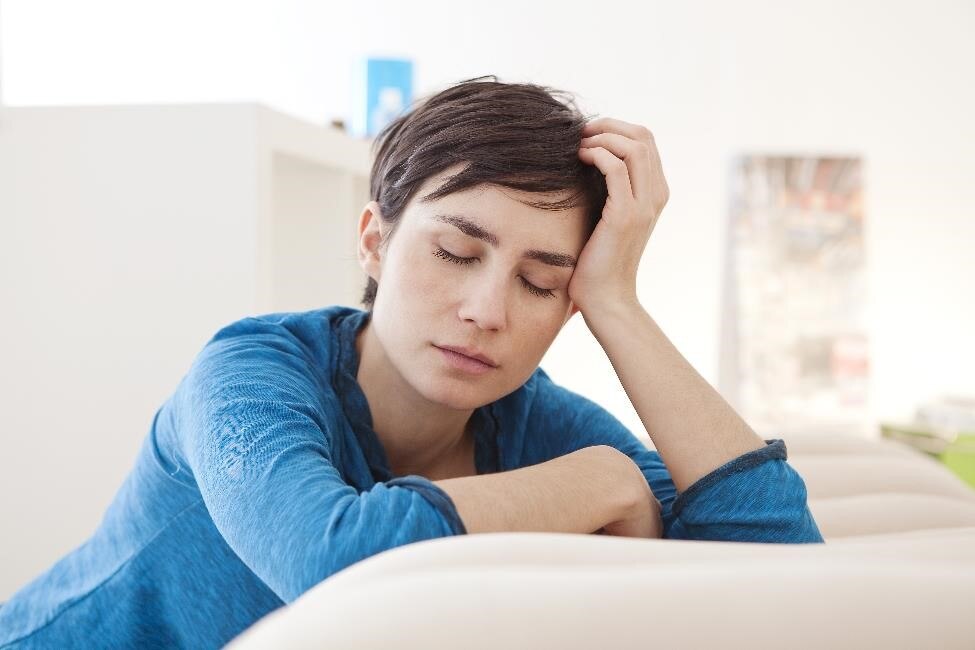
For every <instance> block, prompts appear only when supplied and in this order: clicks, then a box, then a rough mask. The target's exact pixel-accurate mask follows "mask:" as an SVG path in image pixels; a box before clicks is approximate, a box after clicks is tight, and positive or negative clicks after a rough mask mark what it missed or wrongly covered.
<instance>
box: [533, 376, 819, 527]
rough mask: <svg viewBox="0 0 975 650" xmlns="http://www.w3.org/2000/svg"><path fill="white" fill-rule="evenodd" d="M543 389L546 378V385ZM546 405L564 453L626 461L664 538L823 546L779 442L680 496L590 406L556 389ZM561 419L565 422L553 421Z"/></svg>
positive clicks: (645, 453) (651, 455) (664, 474)
mask: <svg viewBox="0 0 975 650" xmlns="http://www.w3.org/2000/svg"><path fill="white" fill-rule="evenodd" d="M545 382H546V383H548V382H549V380H548V379H547V377H546V379H545ZM548 386H549V387H550V388H554V390H546V391H545V392H544V395H543V396H540V397H542V399H544V400H546V401H548V402H549V406H548V408H546V409H545V412H547V413H549V414H552V416H553V418H554V421H555V423H556V426H557V427H558V428H561V427H562V426H564V427H565V428H564V429H562V431H554V432H553V433H552V436H554V437H555V439H556V440H558V441H559V442H558V443H556V449H554V450H553V449H552V448H551V444H552V443H549V444H550V448H549V450H548V455H552V452H553V451H555V454H556V455H563V454H567V453H570V452H572V451H575V450H577V449H582V448H584V447H590V446H594V445H609V446H612V447H614V448H616V449H618V450H619V451H621V452H623V453H625V454H626V455H627V456H629V457H630V458H631V459H632V460H633V462H634V463H636V465H637V466H638V467H639V468H640V470H641V471H642V472H643V475H644V477H645V478H646V480H647V484H648V485H649V486H650V489H651V491H652V492H653V494H654V496H655V497H656V498H657V500H658V501H659V502H660V506H661V516H662V519H663V524H664V537H665V538H670V539H694V540H720V541H739V542H783V543H800V542H822V541H823V537H822V535H821V534H820V532H819V528H818V526H817V525H816V522H815V520H814V519H813V517H812V513H811V512H810V511H809V506H808V503H807V498H806V484H805V482H804V481H803V480H802V477H801V476H799V474H798V472H796V471H795V469H793V468H792V466H790V465H789V464H788V463H787V462H786V458H787V453H786V447H785V443H784V442H783V441H782V440H766V441H765V442H766V446H765V447H763V448H761V449H756V450H754V451H749V452H747V453H745V454H742V455H741V456H739V457H737V458H735V459H732V460H731V461H729V462H728V463H725V464H724V465H722V466H721V467H718V468H716V469H714V470H713V471H712V472H710V473H709V474H707V475H705V476H703V477H701V478H700V479H698V480H697V481H696V482H695V483H694V484H693V485H691V486H690V487H689V488H687V490H686V491H684V492H683V493H681V494H678V492H677V488H676V487H675V485H674V482H673V480H672V478H671V476H670V472H669V471H668V470H667V467H666V465H664V462H663V460H662V459H661V457H660V454H659V453H657V452H656V451H654V450H651V449H649V448H648V447H647V446H646V445H645V444H644V443H643V442H642V441H641V440H640V439H639V438H637V437H636V436H635V435H634V434H633V433H632V432H631V431H630V430H629V429H627V428H626V427H625V426H624V425H623V424H622V423H621V422H620V421H619V420H618V419H617V418H616V417H615V416H613V415H612V414H611V413H610V412H609V411H607V410H606V409H604V408H603V407H602V406H600V405H599V404H596V403H595V402H593V401H592V400H590V399H588V398H586V397H584V396H582V395H578V394H576V393H573V392H572V391H569V390H567V389H564V388H562V387H560V386H557V385H555V384H551V383H548ZM556 413H563V414H565V415H564V416H559V415H555V414H556Z"/></svg>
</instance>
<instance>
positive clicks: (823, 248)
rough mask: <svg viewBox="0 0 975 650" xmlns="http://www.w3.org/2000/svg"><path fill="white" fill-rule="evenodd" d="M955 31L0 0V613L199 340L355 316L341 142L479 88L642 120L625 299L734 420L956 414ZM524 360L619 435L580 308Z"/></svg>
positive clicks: (961, 105) (923, 26)
mask: <svg viewBox="0 0 975 650" xmlns="http://www.w3.org/2000/svg"><path fill="white" fill-rule="evenodd" d="M973 33H975V4H973V3H971V2H968V1H948V0H929V1H927V2H920V1H902V2H890V1H885V2H881V1H879V0H865V1H861V2H850V1H849V0H845V1H843V2H840V1H836V0H814V1H813V0H802V1H798V0H797V1H789V2H757V1H754V0H743V1H740V2H735V3H723V2H719V1H717V0H708V1H705V0H696V1H690V2H682V3H673V2H656V1H653V2H640V3H636V2H632V3H627V2H614V1H607V2H601V3H573V2H559V3H554V2H552V3H542V2H538V3H529V2H510V1H508V0H498V1H497V2H494V3H491V4H490V5H485V4H483V3H480V4H479V5H477V6H474V5H473V4H471V5H469V6H468V5H465V4H464V3H457V2H433V1H414V2H408V3H406V2H391V1H386V0H379V1H376V2H371V3H363V4H358V5H357V4H355V3H341V4H337V5H336V4H331V3H324V2H298V1H294V0H290V1H289V0H277V1H275V2H270V1H268V2H240V1H237V2H222V1H213V0H206V1H204V0H194V1H193V2H189V1H185V0H169V1H168V2H165V3H163V2H131V1H129V2H121V1H100V0H93V1H89V2H85V3H74V2H66V1H51V0H32V1H28V0H0V310H2V318H0V333H2V336H0V360H2V361H0V518H2V519H0V521H2V529H3V534H2V535H0V601H2V600H3V599H5V598H6V597H8V596H9V595H10V594H11V593H13V591H15V590H16V589H17V588H19V587H20V586H22V585H23V584H24V583H26V582H27V581H28V580H29V579H31V578H32V577H33V576H35V575H36V574H38V573H39V572H41V571H42V570H43V569H45V568H46V567H48V566H49V565H50V564H52V563H53V562H54V561H55V560H56V559H57V558H58V557H60V556H61V555H62V554H64V553H66V552H67V551H69V550H70V549H71V548H74V547H75V546H77V545H78V544H80V543H81V542H82V541H83V540H84V539H85V538H86V537H87V536H88V535H89V534H90V533H91V532H92V531H93V530H94V528H95V527H96V526H97V524H98V521H99V519H100V517H101V514H102V512H103V511H104V509H105V508H106V507H107V505H108V503H109V501H110V500H111V498H112V495H113V494H114V492H115V490H116V489H117V488H118V487H119V485H120V484H121V482H122V480H123V478H124V476H125V474H126V473H127V472H128V470H129V467H130V466H131V464H132V462H133V461H134V459H135V454H136V452H137V450H138V448H139V446H140V444H141V443H142V440H143V439H144V437H145V435H146V433H147V431H148V429H149V427H150V425H151V423H152V418H153V415H154V413H155V412H156V410H157V409H158V408H159V406H160V405H161V404H162V402H163V401H165V399H166V398H167V397H168V396H169V395H170V394H171V392H172V391H173V390H174V389H175V387H176V385H177V383H178V382H179V380H180V378H181V377H182V376H183V374H184V373H185V372H186V371H187V370H188V368H189V365H190V364H191V362H192V360H193V358H194V356H195V355H196V354H197V352H198V351H199V350H200V348H201V347H202V346H203V345H204V344H205V343H206V341H207V340H208V339H209V338H210V337H211V336H212V335H213V333H214V332H215V331H216V330H217V329H219V328H220V327H222V326H223V325H225V324H227V323H230V322H232V321H234V320H237V319H239V318H241V317H243V316H246V315H254V314H259V313H267V312H271V311H285V310H298V309H312V308H317V307H322V306H325V305H328V304H335V303H342V304H348V305H352V306H357V307H360V306H361V305H359V304H358V298H359V296H360V294H361V290H362V287H363V286H364V284H365V283H364V276H363V275H362V274H361V271H360V270H359V268H358V265H357V263H356V262H355V257H354V235H355V230H354V229H355V221H356V219H357V217H358V215H359V212H360V210H361V208H362V206H363V205H364V204H365V202H366V201H368V200H369V197H368V184H367V180H368V167H369V160H370V158H369V137H370V136H369V134H370V132H371V129H372V128H374V127H375V126H376V125H378V124H381V122H382V118H383V116H386V117H387V118H388V117H389V116H390V115H395V114H396V112H397V111H398V110H401V109H402V108H403V107H404V106H407V105H408V104H409V101H410V100H411V99H416V98H420V97H422V96H424V95H427V94H430V93H433V92H436V91H438V90H440V89H442V88H444V87H446V86H448V85H451V84H453V83H456V82H458V81H460V80H462V79H465V78H469V77H474V76H478V75H485V74H495V75H498V77H499V78H500V80H501V81H530V82H535V83H539V84H544V85H549V86H553V87H556V88H560V89H564V90H568V91H571V92H573V93H574V94H575V95H576V97H577V99H578V104H579V106H580V107H581V108H582V109H583V110H584V111H585V112H587V113H590V114H593V115H606V116H612V117H617V118H620V119H623V120H626V121H629V122H635V123H639V124H643V125H645V126H647V127H648V128H650V129H651V131H653V133H654V135H655V139H656V142H657V146H658V148H659V151H660V155H661V159H662V162H663V166H664V172H665V175H666V177H667V179H668V183H669V186H670V191H671V198H670V201H669V203H668V205H667V207H666V208H665V210H664V212H663V214H662V216H661V219H660V222H659V223H658V225H657V227H656V229H655V231H654V234H653V237H652V238H651V241H650V243H649V246H648V248H647V252H646V254H645V257H644V259H643V263H642V265H641V267H640V278H639V281H640V285H639V292H640V298H641V301H642V302H643V304H644V306H645V307H646V308H647V310H648V311H649V312H650V314H651V315H652V316H653V317H654V319H655V320H656V321H657V322H658V323H659V324H660V326H661V327H662V328H663V330H664V331H665V332H666V333H667V335H668V336H669V338H670V339H671V340H672V341H673V342H674V344H675V345H676V346H677V347H678V348H679V349H680V351H681V352H682V353H683V354H684V356H685V357H686V358H687V359H688V360H689V361H690V362H691V363H692V364H693V365H694V366H695V368H697V370H698V371H699V372H700V373H701V374H702V375H703V376H704V377H705V378H706V379H707V380H708V381H709V382H711V383H712V385H714V386H715V387H716V388H718V390H719V391H720V392H721V394H722V395H723V396H724V397H725V398H726V399H728V401H729V402H730V403H731V404H732V405H733V406H735V408H736V409H738V411H739V413H741V414H742V415H743V417H745V419H746V420H747V421H749V423H750V424H752V426H753V427H755V428H756V430H758V432H759V433H760V434H762V435H763V436H764V437H766V438H772V437H783V436H785V437H787V436H788V435H791V434H793V433H800V432H801V433H812V434H815V433H816V432H817V431H823V432H826V431H831V432H833V431H847V432H849V433H851V434H855V435H859V436H863V437H875V436H880V435H881V434H882V432H883V431H884V427H886V428H887V430H888V432H889V431H893V430H895V429H899V430H901V431H907V430H914V431H915V432H918V431H928V432H931V431H933V432H935V434H937V435H940V436H941V438H942V439H945V437H946V436H951V435H953V436H955V437H956V438H957V436H958V435H960V434H963V433H964V432H965V431H970V430H975V425H972V421H973V416H972V410H973V394H975V379H973V377H975V339H973V337H972V336H971V331H972V329H973V325H975V300H973V298H972V295H973V289H972V287H975V257H973V251H972V248H973V245H975V208H973V206H975V183H973V182H972V177H973V174H975V126H973V121H972V119H971V116H972V115H975V84H973V83H972V80H973V79H975V69H973V68H975V66H973V62H975V39H973V38H972V35H973ZM372 132H374V131H372ZM542 366H543V367H544V368H545V369H546V370H547V371H548V372H549V374H550V375H551V376H552V377H553V379H554V380H555V381H557V382H558V383H561V384H563V385H565V386H567V387H569V388H571V389H572V390H575V391H577V392H580V393H582V394H584V395H586V396H588V397H590V398H592V399H594V400H595V401H597V402H599V403H600V404H602V405H604V406H605V407H606V408H607V409H609V410H610V411H611V412H613V413H614V414H616V415H617V416H618V417H619V418H620V419H621V420H622V421H623V422H624V423H625V424H626V425H627V426H629V427H630V429H631V430H632V431H633V432H634V433H636V434H637V435H639V436H641V437H646V433H645V431H644V430H643V427H642V424H641V423H640V420H639V418H638V417H637V415H636V413H635V411H634V410H633V408H632V406H631V405H630V404H629V401H628V399H627V397H626V395H625V393H624V392H623V390H622V387H621V385H620V383H619V381H618V379H617V378H616V376H615V374H614V372H613V369H612V366H611V365H610V364H609V362H608V360H607V358H606V356H605V354H604V353H603V352H602V350H601V348H600V347H599V345H598V343H597V342H596V341H595V340H594V339H593V338H592V336H591V334H589V332H588V330H587V329H586V327H585V324H584V322H583V321H582V319H581V318H576V319H573V320H572V321H571V322H570V323H569V324H568V325H567V326H566V328H565V330H564V331H563V333H562V334H561V335H560V336H559V338H558V339H557V340H556V342H555V344H554V345H553V346H552V348H551V349H550V350H549V352H548V354H547V355H546V357H545V359H544V360H543V363H542ZM946 432H947V433H946ZM952 439H954V438H952Z"/></svg>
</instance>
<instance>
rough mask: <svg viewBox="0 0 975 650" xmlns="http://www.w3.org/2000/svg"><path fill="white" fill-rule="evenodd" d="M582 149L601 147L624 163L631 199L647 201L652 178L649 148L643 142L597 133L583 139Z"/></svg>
mask: <svg viewBox="0 0 975 650" xmlns="http://www.w3.org/2000/svg"><path fill="white" fill-rule="evenodd" d="M580 144H581V145H582V146H583V147H602V148H604V149H607V150H609V151H610V152H612V153H613V155H615V156H616V157H618V158H620V159H622V160H623V162H624V163H626V168H627V169H628V170H629V173H630V186H631V187H632V188H633V197H634V198H635V199H636V200H638V201H641V200H644V199H649V198H650V196H651V188H652V186H653V182H654V181H656V179H655V178H654V176H653V174H654V169H653V166H652V164H651V153H650V147H649V146H648V145H647V144H646V143H645V142H640V141H638V140H634V139H633V138H628V137H626V136H623V135H619V134H617V133H599V134H597V135H592V136H589V137H588V138H583V139H582V142H581V143H580Z"/></svg>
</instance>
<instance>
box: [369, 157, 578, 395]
mask: <svg viewBox="0 0 975 650" xmlns="http://www.w3.org/2000/svg"><path fill="white" fill-rule="evenodd" d="M457 169H458V168H456V167H455V168H451V169H448V170H446V171H445V172H444V173H442V174H441V175H439V176H437V177H434V178H431V179H428V180H427V182H426V183H424V185H423V186H422V187H421V188H420V190H419V192H418V193H417V194H416V195H415V196H414V198H413V199H412V200H411V201H410V203H409V204H408V205H407V207H406V208H405V210H404V211H403V214H402V215H401V217H400V223H399V225H398V226H397V228H396V231H395V233H394V234H393V237H392V239H391V240H390V241H389V243H388V245H387V246H386V247H385V248H383V249H380V250H379V251H378V252H376V248H377V244H378V237H377V236H376V235H377V233H378V229H379V228H381V229H382V231H383V233H384V235H385V233H386V229H387V226H386V225H385V224H381V222H380V220H379V219H378V215H376V214H375V211H377V210H378V205H377V204H376V203H374V202H371V203H370V204H369V206H368V208H367V210H366V211H364V212H363V215H362V219H361V221H360V225H359V233H360V261H361V262H362V265H363V268H364V269H365V270H366V272H367V273H368V274H369V275H370V276H371V277H372V278H373V279H374V280H376V282H377V284H378V287H379V288H378V291H377V294H376V300H375V303H374V305H373V313H372V317H371V323H372V328H373V331H374V334H375V336H376V338H377V339H378V340H379V341H380V343H381V344H382V346H383V349H384V352H385V355H386V357H387V359H388V361H389V362H390V363H391V364H392V366H393V367H394V368H395V370H396V371H398V372H399V374H400V375H401V376H402V377H403V378H404V379H405V380H406V382H407V383H409V385H410V386H412V387H413V388H414V389H415V390H416V391H417V392H418V393H420V394H421V395H422V396H423V397H425V398H426V399H428V400H430V401H432V402H436V403H440V404H444V405H447V406H450V407H452V408H456V409H473V408H477V407H478V406H482V405H484V404H487V403H490V402H492V401H494V400H496V399H498V398H500V397H503V396H504V395H507V394H508V393H510V392H512V391H514V390H515V389H517V388H518V387H519V386H521V385H522V384H523V383H524V382H525V381H526V380H527V379H528V377H529V376H530V375H531V373H532V372H533V371H534V370H535V369H536V368H537V367H538V364H539V363H540V361H541V359H542V356H543V355H544V354H545V351H546V350H547V349H548V348H549V346H550V345H551V343H552V341H553V340H554V339H555V336H556V334H558V332H559V330H560V329H561V328H562V326H563V325H564V324H565V322H566V321H567V320H568V319H569V317H570V316H571V315H572V314H573V313H574V312H575V309H574V307H573V304H572V302H571V301H570V300H569V295H568V285H569V279H570V278H571V276H572V271H573V269H574V267H573V263H574V261H575V259H576V258H577V257H578V256H579V253H580V252H581V251H582V248H583V246H584V245H585V239H586V236H587V232H588V231H587V229H586V218H585V212H584V210H583V208H581V207H576V208H572V209H570V210H565V211H551V210H544V209H541V208H533V207H530V206H527V205H525V204H524V203H521V202H520V201H518V200H517V198H527V197H530V196H531V195H528V194H523V193H519V192H516V191H515V190H509V189H507V188H499V187H496V186H488V185H482V186H480V187H476V188H472V189H469V190H466V191H463V192H455V193H453V194H450V195H448V196H446V197H443V198H441V199H439V200H437V201H431V202H421V201H418V200H417V198H416V197H421V196H425V195H426V194H427V193H429V192H431V191H433V190H434V189H436V188H437V187H439V186H440V184H441V183H442V182H443V181H444V180H445V179H446V178H447V176H448V175H450V174H451V173H454V172H455V171H457ZM563 196H564V195H563ZM533 198H535V199H538V198H539V197H537V196H536V197H533ZM552 198H562V197H561V196H559V197H551V196H550V197H546V199H552ZM443 347H459V348H466V349H467V350H468V351H471V353H472V354H473V353H480V354H482V355H484V356H486V357H488V358H489V359H490V360H491V362H492V365H479V364H471V363H470V362H469V360H465V359H464V358H463V357H460V358H458V357H456V356H453V355H451V354H450V353H448V352H445V351H444V350H443V349H442V348H443ZM465 361H466V363H465ZM465 368H467V369H465Z"/></svg>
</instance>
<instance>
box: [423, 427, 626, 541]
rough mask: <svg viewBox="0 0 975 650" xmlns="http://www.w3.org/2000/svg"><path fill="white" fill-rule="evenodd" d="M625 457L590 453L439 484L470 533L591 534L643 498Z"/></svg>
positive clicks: (606, 451) (605, 449)
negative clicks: (455, 507)
mask: <svg viewBox="0 0 975 650" xmlns="http://www.w3.org/2000/svg"><path fill="white" fill-rule="evenodd" d="M620 455H621V454H620V453H619V452H617V451H616V450H615V449H612V448H610V447H604V446H597V447H586V448H584V449H580V450H578V451H575V452H572V453H570V454H566V455H565V456H560V457H558V458H555V459H552V460H550V461H547V462H544V463H539V464H538V465H532V466H529V467H522V468H520V469H516V470H511V471H508V472H499V473H496V474H481V475H478V476H465V477H461V478H451V479H444V480H441V481H434V483H435V484H436V485H438V486H439V487H440V488H442V489H443V490H444V491H445V492H446V493H447V494H448V495H449V496H450V498H451V499H452V500H453V502H454V505H456V506H457V511H458V513H459V514H460V518H461V520H463V522H464V525H465V527H466V528H467V532H468V533H487V532H515V531H522V532H528V531H531V532H561V533H591V532H594V531H596V530H599V529H600V528H602V527H603V526H606V525H607V524H609V523H611V522H614V521H618V520H619V519H620V518H622V517H623V516H625V515H626V514H627V513H628V512H630V511H631V509H632V508H633V502H634V500H635V499H637V498H639V491H638V490H635V489H634V485H636V483H637V482H636V481H635V479H634V477H633V476H632V475H631V473H632V470H631V469H630V468H628V467H627V466H626V465H625V464H621V462H620V460H619V458H618V456H620ZM623 459H624V460H626V461H627V462H629V459H626V458H625V457H624V458H623ZM630 464H631V465H632V463H630ZM632 469H633V470H635V471H636V472H639V469H638V468H636V466H635V465H633V468H632Z"/></svg>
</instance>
